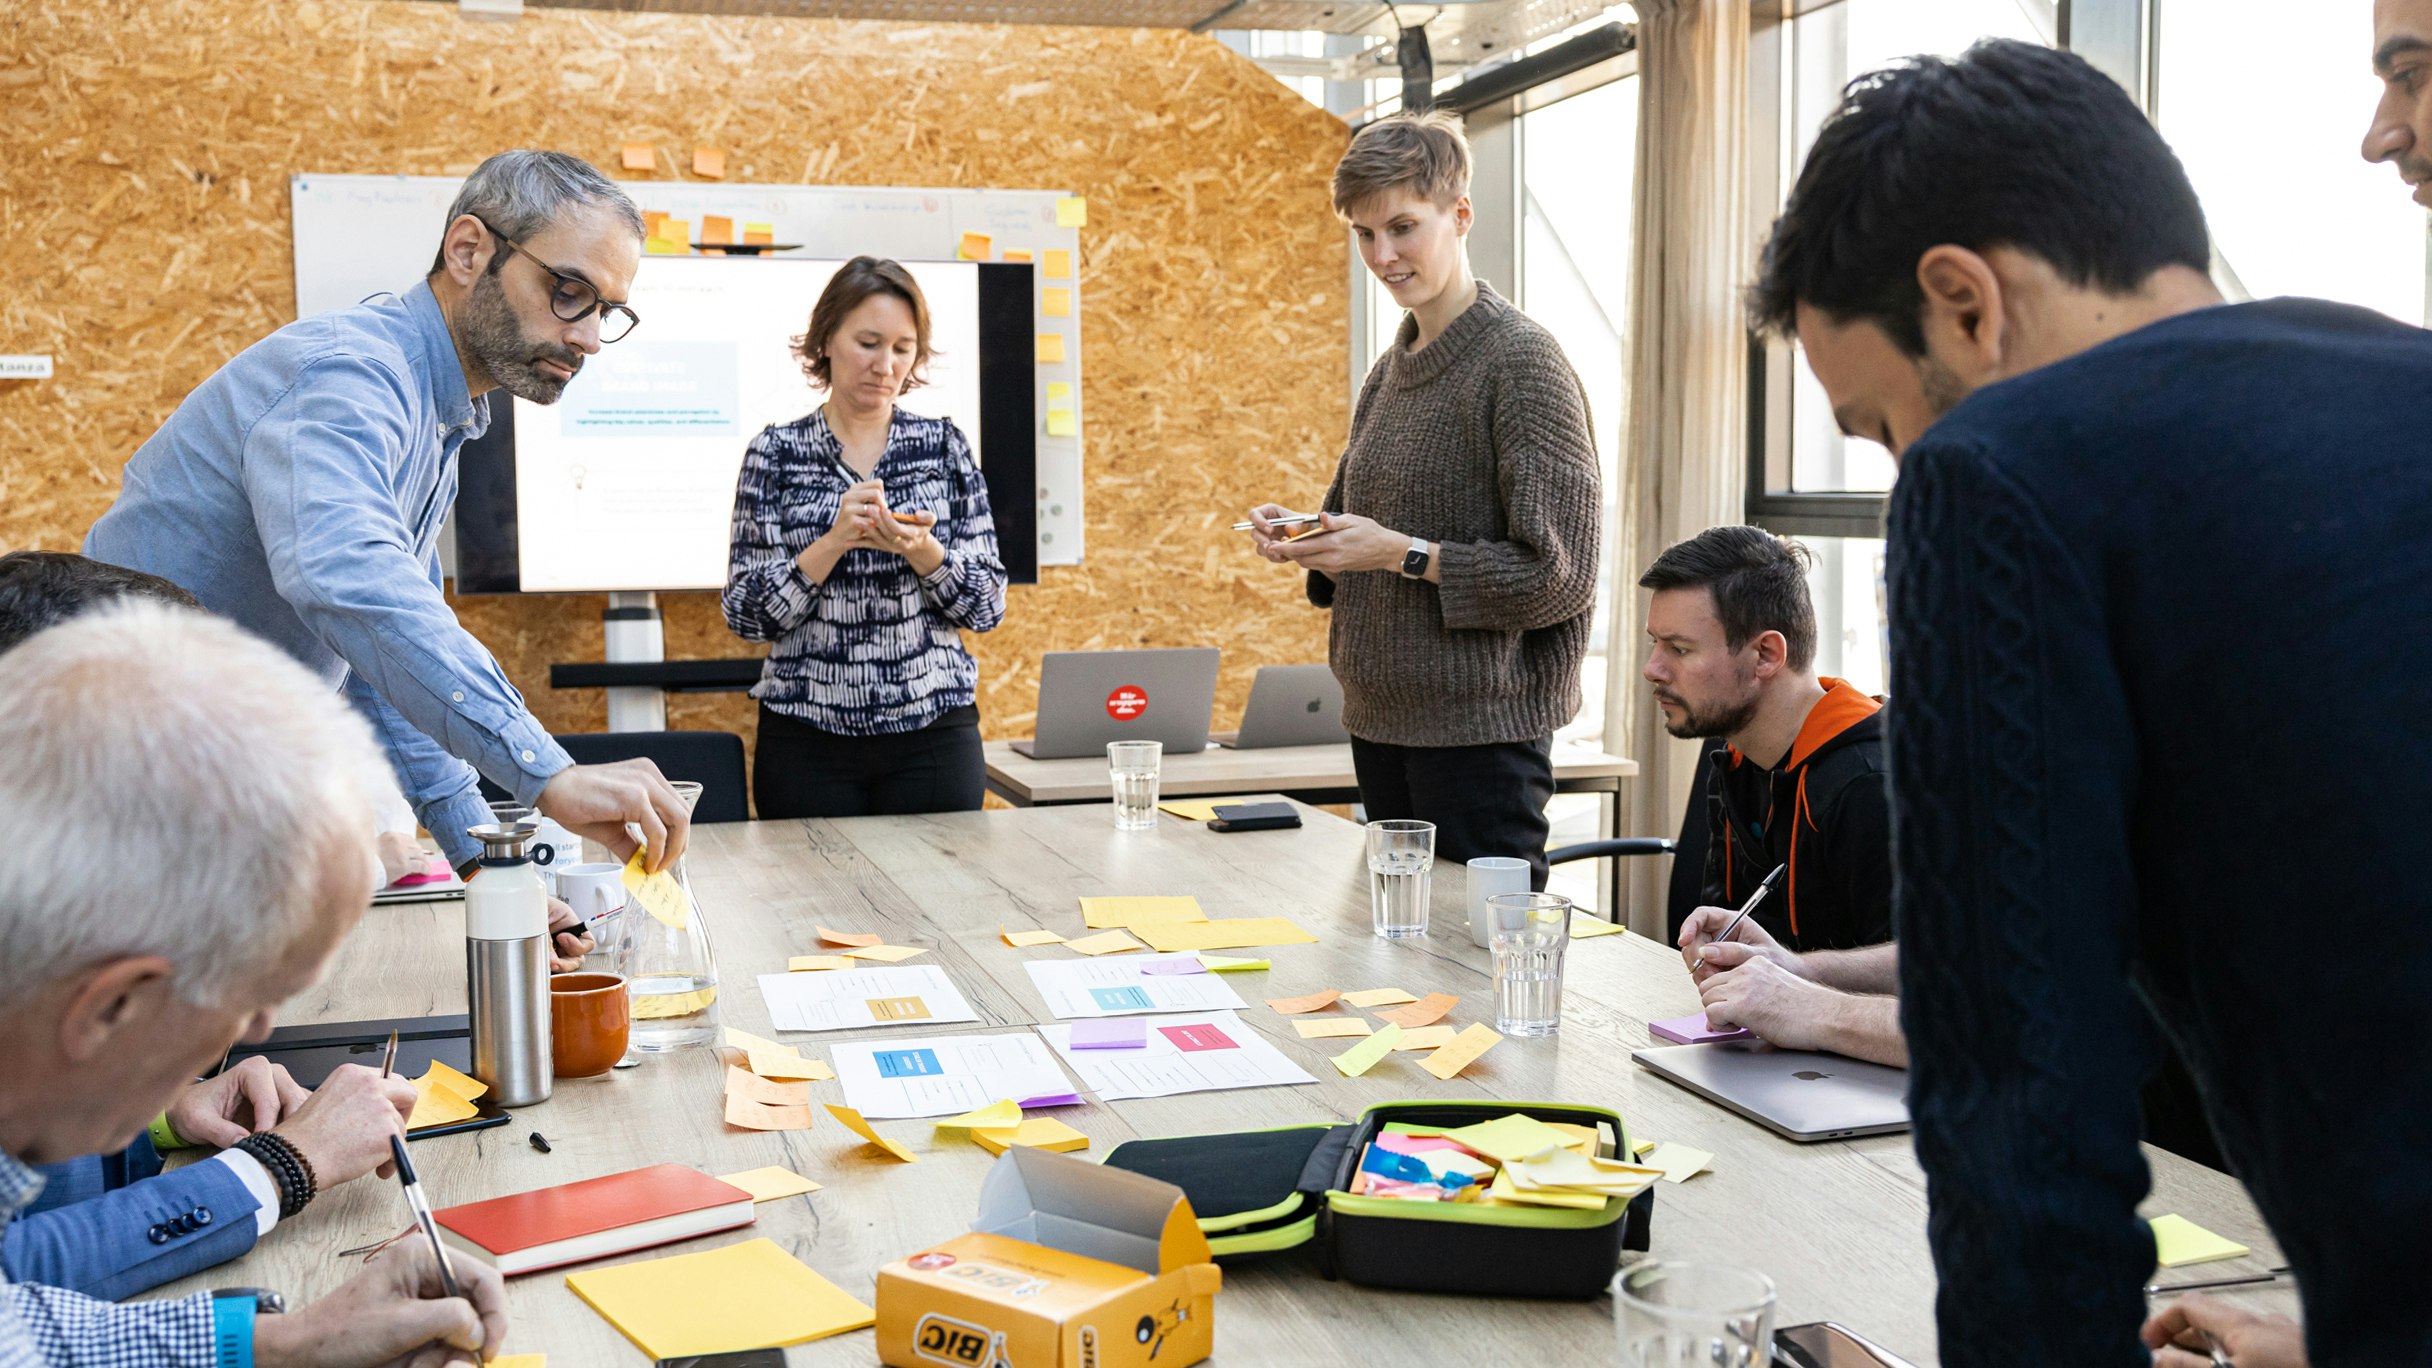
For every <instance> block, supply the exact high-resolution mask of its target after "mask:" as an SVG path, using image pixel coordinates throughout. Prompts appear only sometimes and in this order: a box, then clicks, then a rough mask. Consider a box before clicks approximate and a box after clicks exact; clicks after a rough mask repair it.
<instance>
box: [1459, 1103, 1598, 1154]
mask: <svg viewBox="0 0 2432 1368" xmlns="http://www.w3.org/2000/svg"><path fill="white" fill-rule="evenodd" d="M1443 1138H1444V1139H1447V1140H1450V1141H1452V1142H1453V1143H1454V1144H1457V1145H1459V1146H1461V1147H1462V1148H1464V1149H1467V1150H1471V1151H1474V1152H1475V1153H1478V1154H1482V1155H1484V1156H1486V1157H1487V1158H1489V1159H1492V1160H1494V1161H1495V1162H1497V1163H1500V1164H1508V1163H1510V1162H1512V1161H1513V1160H1515V1159H1528V1158H1532V1157H1534V1156H1536V1155H1540V1154H1544V1153H1547V1152H1548V1151H1554V1150H1561V1149H1564V1148H1565V1147H1567V1146H1568V1145H1569V1144H1570V1142H1571V1140H1570V1137H1569V1136H1567V1135H1564V1134H1563V1133H1562V1132H1561V1131H1558V1130H1555V1129H1554V1128H1553V1127H1552V1126H1549V1125H1547V1124H1545V1123H1544V1122H1543V1121H1540V1120H1538V1119H1537V1118H1536V1117H1533V1116H1529V1115H1526V1114H1524V1113H1521V1112H1513V1113H1511V1114H1509V1115H1507V1116H1498V1117H1496V1118H1495V1119H1494V1120H1492V1121H1481V1122H1479V1123H1478V1124H1476V1125H1474V1126H1454V1127H1452V1128H1451V1129H1449V1130H1446V1131H1445V1132H1444V1136H1443Z"/></svg>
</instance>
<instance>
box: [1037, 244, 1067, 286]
mask: <svg viewBox="0 0 2432 1368" xmlns="http://www.w3.org/2000/svg"><path fill="white" fill-rule="evenodd" d="M1039 274H1040V275H1042V276H1044V277H1046V278H1047V279H1049V280H1070V279H1072V253H1070V252H1067V251H1064V250H1062V249H1061V248H1059V249H1057V250H1054V251H1051V252H1049V253H1048V254H1047V255H1046V256H1045V257H1043V258H1041V259H1040V261H1039Z"/></svg>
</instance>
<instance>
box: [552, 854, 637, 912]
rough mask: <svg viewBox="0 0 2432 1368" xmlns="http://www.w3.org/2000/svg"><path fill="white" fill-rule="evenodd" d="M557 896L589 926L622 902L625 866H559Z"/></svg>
mask: <svg viewBox="0 0 2432 1368" xmlns="http://www.w3.org/2000/svg"><path fill="white" fill-rule="evenodd" d="M557 896H558V897H560V898H562V899H564V900H565V902H566V905H567V906H569V907H572V908H573V909H574V915H576V916H578V917H580V918H582V919H583V924H584V925H585V926H589V925H591V924H592V923H593V922H595V921H598V920H599V919H600V918H602V917H605V916H607V915H608V914H609V913H611V912H614V911H616V910H617V909H618V908H620V907H623V906H624V905H625V866H623V865H618V864H578V865H559V866H558V867H557Z"/></svg>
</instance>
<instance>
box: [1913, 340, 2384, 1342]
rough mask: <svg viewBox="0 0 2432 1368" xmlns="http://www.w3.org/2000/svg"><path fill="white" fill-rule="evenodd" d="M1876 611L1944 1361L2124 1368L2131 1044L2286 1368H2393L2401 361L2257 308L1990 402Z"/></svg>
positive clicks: (2147, 1253)
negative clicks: (2190, 1092)
mask: <svg viewBox="0 0 2432 1368" xmlns="http://www.w3.org/2000/svg"><path fill="white" fill-rule="evenodd" d="M1888 572H1889V573H1888V578H1889V587H1890V619H1891V631H1892V678H1893V680H1894V681H1896V683H1897V687H1898V698H1899V703H1898V705H1897V706H1896V707H1893V708H1890V709H1887V710H1886V713H1885V715H1886V716H1887V717H1888V718H1889V719H1890V762H1891V784H1892V824H1893V841H1892V846H1893V851H1894V860H1895V864H1896V883H1895V891H1894V894H1893V907H1894V918H1895V923H1896V925H1897V928H1898V931H1899V940H1900V986H1901V1025H1902V1027H1903V1029H1904V1030H1905V1031H1906V1032H1907V1035H1908V1041H1909V1053H1910V1059H1911V1061H1912V1063H1911V1069H1910V1075H1909V1076H1910V1085H1909V1086H1910V1105H1911V1109H1912V1111H1913V1112H1914V1114H1915V1118H1916V1144H1917V1157H1918V1159H1919V1160H1920V1161H1921V1162H1922V1163H1923V1165H1924V1167H1925V1172H1926V1177H1927V1180H1928V1184H1929V1192H1930V1195H1931V1199H1932V1215H1931V1218H1930V1221H1929V1224H1928V1231H1929V1234H1930V1235H1931V1237H1932V1242H1933V1248H1934V1262H1935V1267H1936V1270H1937V1272H1938V1273H1939V1274H1940V1278H1941V1294H1940V1300H1939V1302H1938V1313H1939V1320H1940V1323H1941V1341H1942V1361H1943V1362H1944V1363H1945V1364H1948V1365H1952V1366H1953V1368H1973V1366H1974V1365H1988V1364H1997V1365H2017V1366H2018V1368H2029V1365H2032V1368H2056V1366H2057V1365H2067V1366H2068V1368H2143V1366H2144V1365H2145V1364H2146V1363H2147V1362H2148V1358H2147V1355H2146V1353H2145V1351H2144V1350H2143V1349H2142V1348H2140V1347H2138V1344H2137V1339H2136V1331H2137V1323H2138V1320H2139V1318H2140V1317H2141V1316H2142V1314H2143V1313H2144V1310H2145V1306H2144V1302H2143V1300H2142V1299H2141V1298H2140V1297H2139V1296H2138V1292H2137V1289H2138V1285H2139V1283H2140V1282H2142V1281H2143V1280H2144V1279H2145V1277H2146V1276H2147V1275H2148V1274H2150V1273H2151V1272H2152V1271H2153V1265H2154V1247H2153V1240H2152V1237H2151V1235H2150V1234H2149V1233H2148V1232H2147V1230H2146V1228H2145V1225H2144V1223H2143V1222H2142V1221H2140V1220H2138V1219H2137V1215H2136V1212H2135V1209H2134V1208H2135V1206H2136V1204H2137V1202H2138V1201H2139V1200H2140V1199H2142V1198H2143V1197H2144V1196H2145V1194H2146V1190H2147V1185H2148V1177H2147V1173H2146V1168H2145V1163H2144V1160H2143V1158H2142V1156H2141V1154H2140V1153H2139V1151H2138V1149H2137V1133H2138V1131H2137V1122H2138V1111H2137V1085H2138V1083H2139V1081H2140V1080H2141V1079H2142V1078H2143V1076H2144V1075H2145V1073H2146V1072H2147V1070H2148V1069H2149V1068H2150V1067H2151V1066H2152V1064H2153V1062H2154V1054H2155V1051H2154V1047H2153V1044H2152V1038H2151V1033H2150V1029H2149V1027H2148V1026H2147V1022H2146V1013H2147V1006H2148V1005H2150V1007H2151V1010H2152V1013H2153V1016H2154V1017H2155V1018H2156V1019H2158V1020H2159V1021H2160V1022H2161V1023H2162V1024H2163V1026H2164V1028H2165V1029H2167V1030H2169V1031H2170V1032H2171V1034H2172V1035H2173V1036H2174V1037H2175V1038H2176V1040H2177V1042H2178V1044H2179V1046H2180V1048H2181V1050H2182V1052H2183V1054H2184V1055H2185V1057H2186V1060H2187V1063H2188V1066H2189V1069H2190V1071H2191V1072H2192V1073H2193V1074H2194V1076H2195V1078H2196V1081H2197V1083H2198V1085H2199V1087H2200V1088H2201V1090H2202V1091H2203V1094H2204V1100H2205V1106H2206V1110H2207V1112H2208V1113H2209V1115H2210V1116H2211V1119H2212V1123H2213V1126H2214V1128H2215V1129H2216V1130H2217V1131H2218V1132H2219V1135H2220V1138H2221V1148H2222V1150H2223V1152H2224V1153H2225V1154H2226V1155H2227V1156H2228V1158H2229V1161H2230V1164H2231V1166H2232V1168H2233V1169H2235V1170H2236V1172H2237V1174H2238V1176H2239V1177H2240V1178H2242V1179H2243V1180H2245V1183H2246V1185H2247V1187H2248V1189H2249V1190H2251V1191H2252V1192H2253V1194H2254V1197H2255V1202H2256V1205H2257V1206H2258V1207H2259V1208H2261V1210H2262V1213H2263V1216H2264V1219H2265V1220H2267V1221H2268V1222H2269V1223H2270V1225H2271V1228H2272V1233H2273V1234H2274V1235H2275V1236H2276V1237H2277V1238H2278V1240H2279V1242H2280V1246H2281V1248H2282V1249H2283V1250H2284V1251H2286V1253H2287V1256H2288V1262H2289V1264H2290V1265H2291V1266H2292V1267H2293V1269H2294V1270H2295V1273H2296V1277H2297V1281H2298V1284H2299V1285H2300V1287H2301V1288H2302V1289H2303V1293H2304V1298H2305V1323H2306V1339H2307V1349H2308V1353H2309V1355H2310V1357H2311V1359H2312V1362H2313V1364H2314V1368H2361V1366H2362V1365H2366V1364H2376V1365H2380V1364H2401V1363H2404V1364H2423V1363H2432V1347H2428V1346H2432V1330H2427V1329H2426V1327H2425V1322H2424V1316H2423V1308H2422V1307H2421V1306H2420V1305H2419V1304H2418V1300H2417V1299H2418V1297H2419V1296H2420V1295H2421V1294H2420V1292H2419V1291H2418V1289H2417V1283H2418V1282H2419V1281H2420V1279H2419V1278H2418V1277H2417V1273H2418V1271H2419V1270H2420V1268H2421V1267H2422V1265H2421V1263H2420V1262H2419V1260H2420V1258H2421V1247H2422V1239H2423V1236H2422V1232H2423V1230H2424V1229H2425V1228H2426V1226H2428V1225H2432V1166H2427V1165H2426V1164H2425V1162H2424V1156H2425V1137H2426V1136H2427V1135H2432V1030H2428V1029H2427V1028H2426V1026H2425V1021H2424V1007H2425V1004H2426V1002H2427V1001H2428V1000H2432V891H2427V890H2428V889H2432V885H2428V884H2427V883H2426V879H2425V869H2424V861H2423V851H2424V849H2425V839H2424V819H2423V814H2422V812H2421V811H2420V810H2419V809H2418V807H2417V805H2416V804H2415V803H2414V802H2413V801H2411V800H2409V799H2407V797H2406V795H2407V794H2409V793H2412V792H2413V788H2412V779H2413V777H2415V776H2420V775H2424V774H2427V773H2432V333H2426V332H2423V331H2421V330H2419V329H2415V328H2411V327H2404V326H2401V325H2400V324H2397V323H2393V322H2391V321H2389V320H2388V319H2386V318H2382V317H2381V316H2379V315H2377V314H2370V313H2366V312H2363V311H2361V310H2357V309H2350V308H2346V307H2342V306H2338V305H2332V304H2324V303H2319V302H2316V301H2311V300H2294V299H2290V300H2274V301H2270V302H2266V303H2259V304H2241V305H2237V306H2234V307H2225V308H2213V309H2205V310H2202V311H2199V312H2196V313H2191V314H2186V315H2182V316H2180V317H2176V318H2172V319H2168V320H2166V321H2163V322H2160V323H2156V324H2153V325H2152V326H2149V327H2146V328H2143V329H2141V330H2139V331H2137V332H2135V333H2132V334H2129V335H2128V336H2126V337H2122V338H2118V339H2115V340H2113V341H2111V342H2109V343H2106V344H2104V345H2102V346H2099V347H2096V348H2093V349H2092V350H2089V351H2087V352H2084V353H2082V354H2080V355H2078V356H2076V357H2073V358H2071V359H2069V360H2066V361H2062V362H2060V363H2059V364H2057V365H2052V366H2047V367H2045V368H2043V369H2042V370H2038V371H2034V372H2032V373H2030V374H2028V375H2025V376H2022V377H2020V378H2018V379H2015V380H2011V381H2008V382H2006V383H2003V384H1999V385H1994V386H1991V387H1989V388H1987V389H1985V390H1982V391H1980V392H1979V393H1977V394H1975V395H1974V396H1972V397H1970V398H1969V399H1968V400H1967V401H1966V402H1965V403H1963V404H1961V405H1960V406H1959V407H1957V408H1956V409H1954V410H1952V411H1951V412H1950V413H1949V414H1948V415H1946V416H1945V417H1944V418H1943V419H1942V420H1941V421H1940V422H1938V423H1936V424H1935V425H1934V426H1933V427H1932V428H1931V429H1929V430H1928V431H1927V432H1926V434H1925V436H1924V437H1923V438H1922V439H1920V440H1919V441H1918V442H1917V443H1916V444H1915V445H1914V446H1913V447H1911V448H1910V449H1909V451H1908V453H1907V454H1906V456H1905V458H1904V459H1903V461H1902V464H1901V471H1900V480H1899V485H1898V488H1897V489H1895V490H1894V491H1893V494H1892V510H1891V547H1890V556H1889V565H1888ZM2375 776H2379V777H2380V778H2379V779H2376V781H2375V782H2374V783H2368V782H2366V781H2367V780H2368V779H2373V778H2374V777H2375ZM2384 781H2386V783H2387V785H2388V787H2377V784H2380V783H2382V782H2384ZM2140 995H2141V996H2142V998H2143V999H2144V1001H2142V1002H2140V1001H2139V998H2140Z"/></svg>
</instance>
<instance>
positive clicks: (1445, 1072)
mask: <svg viewBox="0 0 2432 1368" xmlns="http://www.w3.org/2000/svg"><path fill="white" fill-rule="evenodd" d="M1502 1043H1503V1037H1502V1036H1500V1035H1497V1034H1496V1033H1495V1028H1494V1027H1492V1026H1489V1025H1487V1024H1486V1023H1485V1022H1483V1021H1480V1022H1475V1023H1473V1024H1471V1025H1470V1026H1469V1028H1468V1029H1466V1030H1464V1031H1462V1032H1461V1034H1459V1035H1457V1036H1454V1037H1453V1038H1452V1039H1451V1040H1450V1041H1449V1042H1447V1043H1446V1044H1444V1045H1442V1046H1441V1047H1439V1048H1438V1049H1437V1050H1436V1052H1435V1053H1434V1054H1431V1055H1429V1056H1427V1057H1426V1058H1425V1059H1422V1060H1420V1061H1419V1067H1420V1068H1422V1069H1425V1070H1426V1071H1427V1072H1429V1073H1431V1074H1434V1075H1435V1076H1436V1077H1438V1078H1441V1079H1445V1080H1447V1081H1449V1080H1450V1079H1451V1078H1452V1076H1453V1075H1454V1074H1457V1073H1459V1072H1461V1071H1462V1070H1463V1069H1466V1068H1468V1067H1469V1066H1470V1065H1472V1064H1475V1063H1477V1062H1478V1056H1480V1055H1482V1054H1485V1053H1486V1052H1487V1051H1488V1050H1491V1049H1493V1048H1495V1046H1497V1045H1500V1044H1502Z"/></svg>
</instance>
